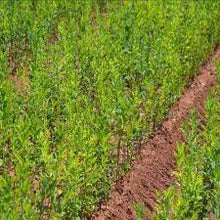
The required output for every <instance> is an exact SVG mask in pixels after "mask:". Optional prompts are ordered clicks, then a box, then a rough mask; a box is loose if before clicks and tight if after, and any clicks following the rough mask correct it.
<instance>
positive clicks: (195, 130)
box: [154, 62, 220, 220]
mask: <svg viewBox="0 0 220 220" xmlns="http://www.w3.org/2000/svg"><path fill="white" fill-rule="evenodd" d="M217 72H218V85H217V86H216V87H215V88H214V89H213V91H212V92H211V94H210V96H209V98H208V100H207V101H206V115H205V117H206V124H205V125H204V124H203V123H202V122H201V121H200V120H199V119H198V117H197V112H196V111H194V113H192V116H191V118H190V120H189V122H188V123H186V124H185V125H184V126H183V130H184V133H185V136H186V141H185V142H184V143H182V144H181V145H180V146H179V147H178V151H177V153H176V159H177V172H176V177H177V182H176V184H175V185H174V186H172V187H170V188H169V189H168V190H167V191H166V192H165V194H164V195H162V196H161V200H160V203H159V206H158V207H159V208H158V212H157V214H156V215H155V216H154V219H155V220H157V219H158V220H163V219H164V220H165V219H166V220H168V219H186V220H187V219H189V220H200V219H204V220H205V219H220V102H219V101H220V63H219V62H218V64H217Z"/></svg>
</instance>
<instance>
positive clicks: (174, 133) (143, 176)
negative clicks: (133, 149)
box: [91, 47, 220, 220]
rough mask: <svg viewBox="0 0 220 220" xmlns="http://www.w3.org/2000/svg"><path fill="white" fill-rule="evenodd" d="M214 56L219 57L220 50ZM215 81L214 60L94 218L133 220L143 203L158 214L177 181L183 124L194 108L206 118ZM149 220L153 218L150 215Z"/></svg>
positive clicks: (203, 71) (199, 76) (148, 142)
mask: <svg viewBox="0 0 220 220" xmlns="http://www.w3.org/2000/svg"><path fill="white" fill-rule="evenodd" d="M214 57H217V58H220V47H218V48H217V50H216V52H215V54H214ZM215 82H216V76H215V68H214V65H213V61H212V57H211V58H210V59H209V60H208V61H207V62H206V63H205V64H204V65H203V66H202V67H201V69H200V70H199V75H198V76H197V77H195V79H194V81H193V82H192V83H191V85H190V86H189V87H188V88H186V90H185V91H184V93H183V95H182V97H181V98H180V99H179V100H178V101H177V102H176V103H175V104H174V106H173V107H172V108H171V110H170V112H169V116H168V118H167V119H166V120H165V121H164V122H163V124H162V125H161V127H160V128H159V129H158V130H157V131H156V132H155V133H154V135H153V136H152V137H151V138H150V139H148V140H147V141H146V143H144V144H143V146H142V150H141V152H140V158H139V159H137V160H135V161H134V163H133V166H132V168H131V170H130V171H129V172H128V173H127V174H126V175H125V176H124V178H123V179H122V180H121V181H120V182H119V183H117V184H116V186H114V188H113V192H112V194H111V197H110V199H109V200H108V201H106V202H105V203H103V204H102V205H101V207H100V209H99V210H98V211H97V212H95V213H94V214H93V215H92V217H91V219H93V220H94V219H95V220H103V219H121V220H133V219H135V208H134V205H135V204H136V203H144V204H145V206H146V208H147V209H148V210H149V211H151V212H154V211H156V202H157V195H156V192H157V191H158V190H159V191H163V190H165V189H167V188H168V187H169V186H170V185H171V184H172V182H173V181H174V177H173V176H172V172H173V171H174V170H175V158H174V153H175V150H176V147H177V143H178V142H182V141H183V140H184V138H183V135H182V132H181V124H182V123H183V122H184V121H186V120H187V119H188V116H189V113H190V112H191V110H192V109H194V108H196V109H198V111H199V116H200V118H201V119H204V101H205V100H206V98H207V95H208V92H209V89H210V88H211V87H212V86H214V85H215ZM204 120H205V119H204ZM148 219H151V214H149V216H148Z"/></svg>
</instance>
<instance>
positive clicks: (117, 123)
mask: <svg viewBox="0 0 220 220" xmlns="http://www.w3.org/2000/svg"><path fill="white" fill-rule="evenodd" d="M219 10H220V2H219V1H214V0H213V1H212V0H210V1H193V0H190V1H173V0H157V1H154V0H149V1H104V0H103V1H101V0H100V1H94V0H91V1H90V0H84V1H83V0H82V1H71V0H63V1H60V0H51V1H47V0H41V1H35V0H15V1H11V0H4V1H1V2H0V14H1V16H0V19H1V20H0V29H1V31H0V82H1V83H0V218H1V219H7V220H10V219H80V218H82V217H83V216H87V215H89V214H90V213H91V211H92V210H94V208H95V206H96V205H97V204H98V202H99V201H100V200H101V199H102V198H104V197H106V196H107V195H108V193H109V189H110V187H111V183H112V181H113V180H114V179H115V178H117V176H118V175H123V172H124V171H125V170H126V169H128V168H129V164H130V161H131V160H132V151H133V148H134V147H133V144H132V140H133V139H138V138H139V137H142V136H143V134H144V135H148V134H150V133H151V132H152V130H153V129H154V128H155V127H156V126H157V125H158V124H159V123H160V122H161V121H162V120H163V118H164V117H166V114H167V111H168V109H169V108H170V106H171V105H172V104H173V102H174V101H175V100H176V99H177V98H178V97H179V96H180V95H181V92H182V91H183V88H184V87H185V86H186V84H187V83H188V82H189V81H190V79H191V78H192V77H193V76H194V75H195V74H196V72H197V69H198V67H199V66H200V65H201V64H202V63H203V62H204V60H205V59H206V57H207V56H208V55H209V54H210V53H211V52H212V51H213V49H214V47H215V46H216V44H217V42H218V41H219V38H220V36H219V31H220V25H219V24H220V14H219ZM122 148H123V149H122ZM122 151H123V152H125V153H124V154H125V155H126V156H124V158H123V160H121V159H119V158H121V156H120V154H121V152H122ZM119 167H122V168H121V169H119Z"/></svg>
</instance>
